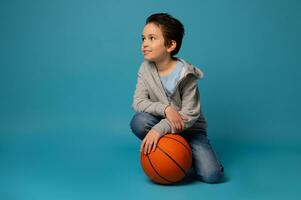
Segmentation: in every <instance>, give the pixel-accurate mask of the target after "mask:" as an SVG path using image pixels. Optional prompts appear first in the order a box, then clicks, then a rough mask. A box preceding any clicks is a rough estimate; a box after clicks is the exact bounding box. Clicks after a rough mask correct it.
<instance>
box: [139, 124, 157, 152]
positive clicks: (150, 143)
mask: <svg viewBox="0 0 301 200" xmlns="http://www.w3.org/2000/svg"><path fill="white" fill-rule="evenodd" d="M160 137H161V136H160V134H159V133H158V132H157V131H155V130H153V129H151V130H150V131H149V132H148V133H147V135H146V136H145V137H144V139H143V140H142V143H141V146H140V152H142V151H143V152H144V154H145V155H146V154H149V153H150V152H151V150H152V151H155V149H156V146H157V143H158V140H159V139H160Z"/></svg>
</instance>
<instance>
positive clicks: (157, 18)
mask: <svg viewBox="0 0 301 200" xmlns="http://www.w3.org/2000/svg"><path fill="white" fill-rule="evenodd" d="M148 23H154V24H156V25H158V26H159V27H160V28H161V31H162V33H163V37H164V44H165V46H169V45H170V43H171V40H174V41H176V43H177V46H176V48H175V49H174V50H173V51H172V52H171V56H174V55H176V54H177V53H178V52H179V50H180V48H181V45H182V39H183V36H184V32H185V30H184V26H183V24H182V23H181V22H180V21H179V20H177V19H176V18H174V17H172V16H171V15H169V14H167V13H156V14H152V15H151V16H149V17H148V18H147V19H146V22H145V24H148Z"/></svg>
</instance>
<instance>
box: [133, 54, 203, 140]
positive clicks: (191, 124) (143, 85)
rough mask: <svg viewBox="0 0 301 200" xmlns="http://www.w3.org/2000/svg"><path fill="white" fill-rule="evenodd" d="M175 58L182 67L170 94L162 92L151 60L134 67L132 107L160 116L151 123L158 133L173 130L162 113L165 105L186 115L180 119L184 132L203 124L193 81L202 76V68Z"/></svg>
mask: <svg viewBox="0 0 301 200" xmlns="http://www.w3.org/2000/svg"><path fill="white" fill-rule="evenodd" d="M178 59H179V60H180V61H182V62H183V63H184V65H183V70H182V72H181V75H180V79H179V81H178V84H177V86H176V90H175V91H174V93H173V94H172V95H171V96H170V98H168V97H167V95H166V94H165V91H164V88H163V85H162V83H161V81H160V77H159V74H158V71H157V68H156V66H155V64H154V63H153V62H150V61H146V60H145V61H144V62H143V63H142V64H141V66H140V69H139V71H138V80H137V84H136V90H135V93H134V97H133V104H132V107H133V109H134V110H135V111H136V112H147V113H150V114H153V115H155V116H160V117H162V120H161V121H160V122H159V123H158V124H156V125H155V126H154V127H153V129H154V130H156V131H157V132H158V133H159V134H160V135H161V136H163V135H165V134H166V133H176V130H174V129H173V128H172V125H171V123H170V122H169V121H168V120H167V119H166V116H165V109H166V107H167V106H168V105H170V106H172V107H173V108H174V109H175V110H177V111H178V112H179V113H180V114H181V115H184V116H185V117H186V118H187V120H184V124H185V128H184V130H183V131H184V132H185V131H190V130H198V129H202V130H204V129H206V128H207V123H206V120H205V118H204V116H203V114H202V112H201V105H200V95H199V90H198V85H197V80H198V79H201V78H203V72H202V71H201V70H200V69H198V68H197V67H195V66H193V65H191V64H190V63H188V62H186V61H185V60H183V59H180V58H178Z"/></svg>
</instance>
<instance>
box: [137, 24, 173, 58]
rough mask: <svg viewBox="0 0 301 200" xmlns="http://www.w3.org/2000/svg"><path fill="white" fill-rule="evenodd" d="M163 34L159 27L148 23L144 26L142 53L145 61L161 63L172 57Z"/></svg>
mask: <svg viewBox="0 0 301 200" xmlns="http://www.w3.org/2000/svg"><path fill="white" fill-rule="evenodd" d="M164 42H165V40H164V37H163V33H162V31H161V29H160V28H159V26H158V25H156V24H154V23H148V24H146V25H145V26H144V29H143V33H142V45H141V51H142V53H143V56H144V59H145V60H149V61H153V62H159V61H162V60H164V59H166V58H167V57H168V56H170V52H171V51H172V50H173V49H172V50H171V49H170V48H168V47H166V46H165V44H164Z"/></svg>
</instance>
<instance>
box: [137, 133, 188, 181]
mask: <svg viewBox="0 0 301 200" xmlns="http://www.w3.org/2000/svg"><path fill="white" fill-rule="evenodd" d="M140 161H141V166H142V168H143V170H144V172H145V174H146V175H147V176H148V177H149V178H150V179H151V180H152V181H154V182H156V183H160V184H173V183H176V182H179V181H181V180H182V179H183V178H184V177H185V175H186V173H187V171H188V170H189V168H190V167H191V163H192V155H191V149H190V147H189V144H188V143H187V142H186V140H185V139H184V138H183V137H181V136H180V135H178V134H167V135H165V136H163V137H161V138H160V140H159V142H158V144H157V147H156V150H155V151H152V152H151V153H150V154H148V155H144V153H143V152H141V154H140Z"/></svg>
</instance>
